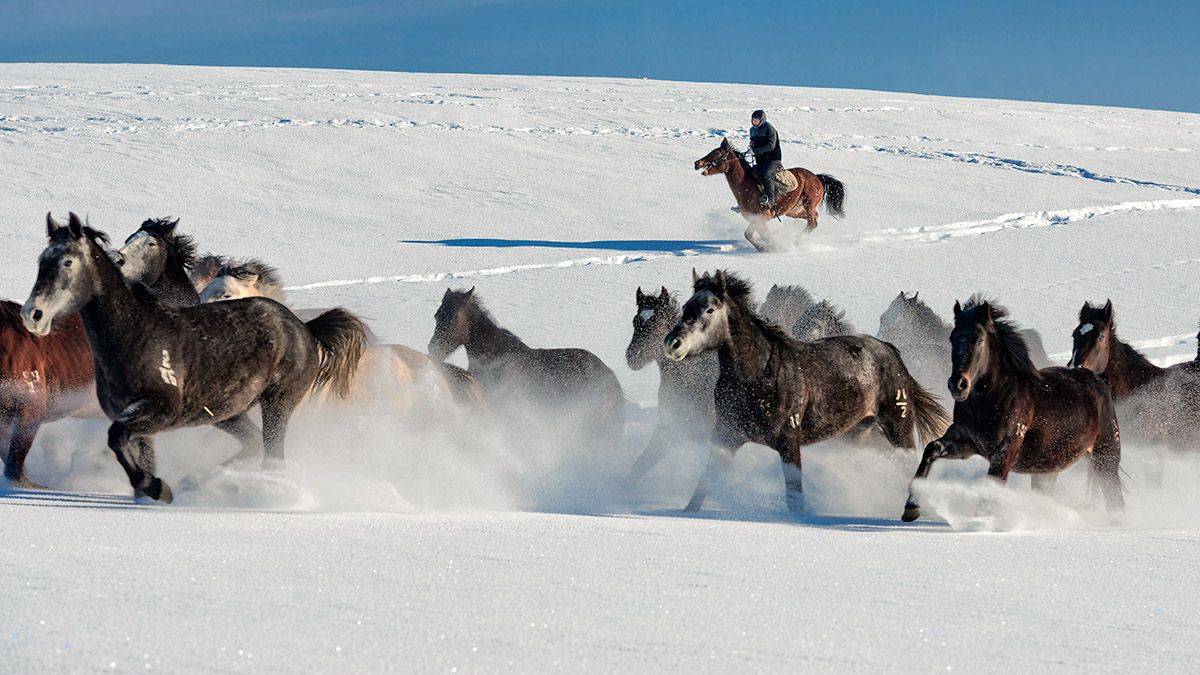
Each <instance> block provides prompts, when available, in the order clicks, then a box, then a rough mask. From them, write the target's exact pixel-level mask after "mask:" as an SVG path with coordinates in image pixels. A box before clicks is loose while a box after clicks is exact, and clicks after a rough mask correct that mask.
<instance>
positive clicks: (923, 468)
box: [900, 436, 946, 523]
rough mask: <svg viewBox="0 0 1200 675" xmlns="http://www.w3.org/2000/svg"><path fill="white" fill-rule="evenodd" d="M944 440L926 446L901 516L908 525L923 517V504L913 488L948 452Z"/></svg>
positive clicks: (909, 487) (940, 439)
mask: <svg viewBox="0 0 1200 675" xmlns="http://www.w3.org/2000/svg"><path fill="white" fill-rule="evenodd" d="M944 438H945V436H943V437H942V438H939V439H938V440H936V441H932V442H931V443H930V444H929V445H926V446H925V452H924V453H923V454H922V455H921V463H920V464H918V465H917V473H916V474H914V475H913V478H912V481H910V482H909V484H908V501H907V502H905V504H904V514H903V515H901V516H900V519H901V520H903V521H904V522H906V523H911V522H912V521H914V520H916V519H917V518H920V517H921V504H920V502H919V501H918V500H917V494H916V493H915V492H913V488H912V486H913V483H915V482H916V481H917V479H920V478H926V477H927V476H929V469H930V468H931V467H932V466H933V462H934V460H937V459H940V458H941V457H942V456H943V453H944V452H945V450H946V444H945V442H944V441H943V439H944Z"/></svg>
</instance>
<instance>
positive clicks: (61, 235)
mask: <svg viewBox="0 0 1200 675" xmlns="http://www.w3.org/2000/svg"><path fill="white" fill-rule="evenodd" d="M46 234H47V235H48V236H49V238H50V244H49V245H48V246H47V247H46V250H44V251H42V255H41V257H40V258H39V259H38V276H37V281H36V282H34V285H33V290H32V291H31V292H30V293H29V299H28V300H26V301H25V305H24V306H23V307H21V319H22V320H23V321H24V323H25V328H26V329H27V330H28V331H29V332H30V333H33V334H34V335H46V334H48V333H49V332H50V331H51V330H52V329H53V327H54V322H55V321H58V320H60V319H65V318H66V317H68V316H70V315H72V314H74V313H75V312H78V311H79V309H80V308H81V307H83V306H84V305H85V304H86V303H87V302H88V300H90V299H91V298H92V296H93V294H94V293H95V292H96V289H95V287H96V284H95V279H96V275H97V274H99V272H100V269H99V267H100V265H101V264H105V261H104V260H101V259H102V258H106V257H107V252H106V251H105V250H104V246H103V244H105V243H107V242H108V237H107V236H106V235H105V234H104V233H102V232H98V231H96V230H93V229H92V228H90V227H87V226H86V225H84V224H83V222H81V221H80V220H79V216H77V215H75V214H74V213H72V214H71V217H70V220H69V221H68V224H67V225H65V226H64V225H60V224H59V223H58V222H56V221H55V220H54V218H53V217H52V216H51V215H50V214H49V213H47V214H46Z"/></svg>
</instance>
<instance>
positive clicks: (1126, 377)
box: [1104, 333, 1167, 398]
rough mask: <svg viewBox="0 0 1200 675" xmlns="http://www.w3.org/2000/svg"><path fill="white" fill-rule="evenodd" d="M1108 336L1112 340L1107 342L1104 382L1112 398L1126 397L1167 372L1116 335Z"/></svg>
mask: <svg viewBox="0 0 1200 675" xmlns="http://www.w3.org/2000/svg"><path fill="white" fill-rule="evenodd" d="M1110 335H1111V337H1112V339H1111V340H1109V341H1108V366H1107V367H1106V368H1105V369H1104V381H1105V382H1107V383H1108V388H1109V390H1111V391H1112V394H1113V397H1114V398H1122V397H1125V396H1128V395H1129V393H1130V392H1132V391H1133V390H1135V389H1137V388H1139V387H1141V386H1143V385H1145V384H1146V383H1147V382H1150V381H1151V380H1154V379H1156V378H1158V377H1160V376H1162V375H1163V374H1164V373H1165V372H1167V371H1165V370H1163V369H1162V368H1159V367H1158V366H1156V365H1154V364H1153V363H1150V361H1148V360H1147V359H1146V357H1145V356H1142V354H1140V353H1139V352H1138V351H1137V350H1135V349H1134V348H1133V347H1131V346H1129V345H1127V344H1125V343H1124V342H1121V341H1120V340H1119V339H1117V335H1116V333H1110Z"/></svg>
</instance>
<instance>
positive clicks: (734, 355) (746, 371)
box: [717, 303, 775, 380]
mask: <svg viewBox="0 0 1200 675" xmlns="http://www.w3.org/2000/svg"><path fill="white" fill-rule="evenodd" d="M733 307H734V309H733V311H730V312H729V315H728V316H729V335H728V337H726V338H725V340H724V341H722V342H721V346H720V347H719V348H718V349H717V356H718V358H719V360H720V362H721V372H722V373H723V374H732V375H734V376H735V377H737V378H738V379H743V380H748V379H753V378H756V377H758V376H760V375H762V374H763V372H764V371H765V370H766V369H767V365H768V363H769V362H770V360H771V356H772V354H773V352H774V350H775V346H774V344H773V340H772V339H771V337H770V336H769V335H768V334H767V333H766V332H765V331H764V330H763V327H762V324H761V322H760V321H758V320H757V319H755V318H754V317H753V316H751V315H750V314H749V313H748V312H746V310H744V309H743V308H742V307H741V306H740V305H738V304H737V303H734V304H733Z"/></svg>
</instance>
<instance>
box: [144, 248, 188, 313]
mask: <svg viewBox="0 0 1200 675" xmlns="http://www.w3.org/2000/svg"><path fill="white" fill-rule="evenodd" d="M150 289H151V290H153V291H154V293H155V295H157V296H159V297H160V298H163V299H164V300H168V301H169V302H171V303H172V304H176V305H198V304H200V294H199V293H197V292H196V287H195V285H193V284H192V280H191V278H189V277H188V273H187V271H186V270H185V269H184V268H183V266H182V265H180V264H179V263H178V262H177V261H176V260H174V259H173V256H172V257H168V259H167V262H166V266H165V267H164V268H163V271H162V274H160V275H158V280H157V281H155V282H154V283H153V284H151V285H150Z"/></svg>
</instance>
